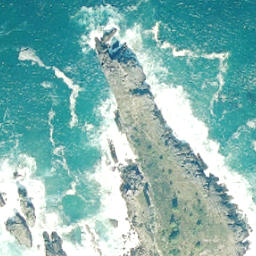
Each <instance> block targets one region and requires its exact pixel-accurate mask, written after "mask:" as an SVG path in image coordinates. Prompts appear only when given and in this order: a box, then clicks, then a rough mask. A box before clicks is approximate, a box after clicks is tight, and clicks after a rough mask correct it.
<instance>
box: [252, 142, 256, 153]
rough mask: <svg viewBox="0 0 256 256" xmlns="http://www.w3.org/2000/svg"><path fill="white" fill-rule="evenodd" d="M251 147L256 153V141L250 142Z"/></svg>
mask: <svg viewBox="0 0 256 256" xmlns="http://www.w3.org/2000/svg"><path fill="white" fill-rule="evenodd" d="M252 145H253V149H254V151H256V140H254V141H253V142H252Z"/></svg>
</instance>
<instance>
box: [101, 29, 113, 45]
mask: <svg viewBox="0 0 256 256" xmlns="http://www.w3.org/2000/svg"><path fill="white" fill-rule="evenodd" d="M116 32H117V29H116V28H112V29H110V30H107V31H104V34H103V37H102V38H101V41H102V42H103V43H107V42H108V41H109V40H110V39H111V38H112V37H113V36H114V35H115V33H116Z"/></svg>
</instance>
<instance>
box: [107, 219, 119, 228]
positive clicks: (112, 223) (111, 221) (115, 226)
mask: <svg viewBox="0 0 256 256" xmlns="http://www.w3.org/2000/svg"><path fill="white" fill-rule="evenodd" d="M109 222H110V224H111V225H112V226H113V227H114V228H117V227H118V220H116V219H109Z"/></svg>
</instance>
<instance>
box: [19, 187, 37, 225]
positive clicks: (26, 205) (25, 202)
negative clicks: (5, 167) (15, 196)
mask: <svg viewBox="0 0 256 256" xmlns="http://www.w3.org/2000/svg"><path fill="white" fill-rule="evenodd" d="M18 193H19V197H20V207H21V210H22V213H23V214H24V216H25V218H26V221H27V223H28V225H29V226H30V227H33V226H34V225H35V222H36V214H35V207H34V205H33V203H32V202H31V200H30V198H28V196H27V190H26V188H25V187H24V186H21V185H20V186H19V188H18Z"/></svg>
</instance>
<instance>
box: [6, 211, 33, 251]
mask: <svg viewBox="0 0 256 256" xmlns="http://www.w3.org/2000/svg"><path fill="white" fill-rule="evenodd" d="M5 224H6V229H7V230H8V231H9V232H10V233H11V234H12V235H13V236H14V237H15V238H16V240H17V241H18V242H19V244H21V245H23V246H26V247H28V248H30V247H32V235H31V232H30V230H29V228H28V225H27V223H26V221H25V219H24V218H23V217H22V216H21V215H20V214H19V213H16V215H15V216H13V217H12V218H9V219H8V220H7V222H6V223H5Z"/></svg>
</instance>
